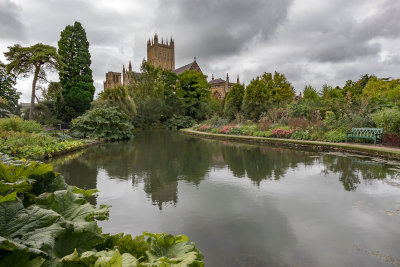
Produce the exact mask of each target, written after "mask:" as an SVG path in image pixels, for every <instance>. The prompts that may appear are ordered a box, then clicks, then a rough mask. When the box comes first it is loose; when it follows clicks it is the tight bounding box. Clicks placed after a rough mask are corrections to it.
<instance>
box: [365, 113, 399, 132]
mask: <svg viewBox="0 0 400 267" xmlns="http://www.w3.org/2000/svg"><path fill="white" fill-rule="evenodd" d="M371 117H372V119H373V120H374V122H375V124H376V126H378V127H380V128H384V129H385V131H386V132H387V133H395V134H398V133H400V110H399V109H397V108H391V109H382V110H380V111H378V112H375V113H373V114H372V115H371Z"/></svg>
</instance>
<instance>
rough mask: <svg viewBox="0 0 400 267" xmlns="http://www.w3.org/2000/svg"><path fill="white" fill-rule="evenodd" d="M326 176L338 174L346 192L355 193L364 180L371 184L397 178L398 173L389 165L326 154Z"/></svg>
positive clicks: (324, 160)
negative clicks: (375, 181)
mask: <svg viewBox="0 0 400 267" xmlns="http://www.w3.org/2000/svg"><path fill="white" fill-rule="evenodd" d="M322 161H323V163H324V166H325V170H324V171H323V172H324V173H325V174H329V173H330V172H332V173H335V174H338V175H339V180H340V181H341V183H342V184H343V187H344V189H345V190H346V191H355V190H356V189H357V186H358V185H359V184H360V183H361V181H362V180H363V181H364V182H367V183H368V182H371V181H372V180H374V179H378V180H379V179H385V178H395V177H397V175H398V174H397V173H396V172H395V171H393V170H390V169H389V168H388V166H387V165H385V164H383V163H380V162H373V161H368V160H364V159H358V158H350V157H345V156H337V155H329V154H326V155H324V156H323V159H322Z"/></svg>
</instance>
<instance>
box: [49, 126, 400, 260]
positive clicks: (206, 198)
mask: <svg viewBox="0 0 400 267" xmlns="http://www.w3.org/2000/svg"><path fill="white" fill-rule="evenodd" d="M53 164H55V169H56V170H57V171H58V172H60V173H62V174H63V175H64V176H65V178H66V180H67V182H68V183H69V184H73V185H76V186H79V187H82V188H86V189H89V188H98V189H99V190H100V193H99V195H98V197H97V198H96V199H91V201H92V202H93V203H94V204H97V205H99V204H109V205H112V208H111V210H110V219H109V221H106V222H100V223H99V225H100V226H101V227H102V228H103V232H110V233H113V234H114V233H120V232H124V233H130V234H132V235H137V234H140V233H142V231H145V230H146V231H151V232H167V233H172V234H186V235H188V236H189V238H190V239H191V240H192V241H193V242H195V243H196V245H197V247H198V248H199V249H200V250H201V251H202V252H203V254H204V255H205V262H206V266H400V197H399V196H400V175H399V172H400V167H399V166H398V165H396V163H394V162H392V163H387V162H383V161H381V160H378V159H373V158H368V157H361V156H356V155H345V154H338V153H336V154H335V153H316V152H307V151H299V150H293V149H284V148H277V147H272V146H267V145H248V144H239V143H232V142H223V141H215V140H207V139H200V138H195V137H189V136H185V135H183V134H181V133H177V132H168V131H144V132H140V133H138V134H137V136H136V137H135V139H134V140H132V141H130V142H123V143H113V144H103V145H100V146H94V147H90V148H88V149H87V150H85V151H81V152H78V153H77V154H76V155H74V154H72V155H69V156H67V157H65V158H59V159H57V160H56V161H54V162H53Z"/></svg>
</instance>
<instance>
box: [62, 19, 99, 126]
mask: <svg viewBox="0 0 400 267" xmlns="http://www.w3.org/2000/svg"><path fill="white" fill-rule="evenodd" d="M58 53H59V54H60V56H61V57H62V62H63V63H64V65H65V66H64V68H63V70H62V71H60V73H59V75H60V83H61V86H62V95H61V97H59V99H58V101H57V105H56V106H57V107H58V117H59V118H60V119H62V120H65V121H70V120H71V119H73V118H75V117H77V116H79V115H81V114H83V113H84V112H85V111H86V110H88V109H89V108H90V102H92V100H93V96H94V91H95V88H94V85H93V77H92V70H91V69H90V64H91V59H90V53H89V42H88V40H87V38H86V32H85V29H84V28H83V27H82V25H81V23H79V22H77V21H76V22H75V23H74V25H73V26H71V25H68V26H66V27H65V29H64V30H63V31H62V32H61V38H60V40H59V42H58Z"/></svg>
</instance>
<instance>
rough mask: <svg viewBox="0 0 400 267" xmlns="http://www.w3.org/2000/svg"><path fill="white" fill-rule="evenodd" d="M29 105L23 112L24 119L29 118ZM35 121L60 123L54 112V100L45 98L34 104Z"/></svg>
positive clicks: (43, 123) (53, 124) (46, 123)
mask: <svg viewBox="0 0 400 267" xmlns="http://www.w3.org/2000/svg"><path fill="white" fill-rule="evenodd" d="M29 113H30V107H28V108H27V110H26V111H25V112H24V116H23V118H24V120H28V119H29ZM35 121H36V122H39V123H41V124H42V125H50V126H55V125H57V124H60V123H61V121H60V120H59V119H57V116H56V113H55V107H54V102H53V101H49V100H45V101H42V102H40V104H36V105H35Z"/></svg>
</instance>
